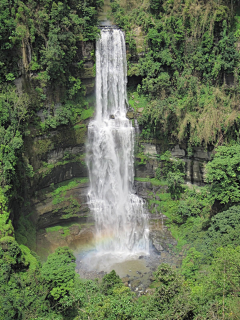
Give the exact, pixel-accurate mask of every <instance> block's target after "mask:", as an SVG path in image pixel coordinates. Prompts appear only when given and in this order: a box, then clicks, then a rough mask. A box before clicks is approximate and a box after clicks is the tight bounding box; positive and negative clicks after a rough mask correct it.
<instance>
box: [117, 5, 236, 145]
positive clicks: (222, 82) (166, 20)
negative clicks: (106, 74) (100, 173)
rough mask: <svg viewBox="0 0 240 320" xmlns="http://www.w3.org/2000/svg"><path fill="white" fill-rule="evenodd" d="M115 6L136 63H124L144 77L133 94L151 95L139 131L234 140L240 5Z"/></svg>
mask: <svg viewBox="0 0 240 320" xmlns="http://www.w3.org/2000/svg"><path fill="white" fill-rule="evenodd" d="M112 11H113V15H114V18H115V22H116V24H117V25H119V26H120V27H121V28H122V29H124V31H125V33H126V42H127V43H128V47H129V53H130V55H129V56H132V57H133V58H134V61H135V62H136V60H138V61H137V62H138V63H132V61H129V63H128V64H129V70H131V73H132V74H135V75H137V76H141V78H142V81H141V84H140V85H139V86H138V88H137V91H138V93H142V94H144V95H145V96H146V97H147V98H148V103H146V104H145V108H144V111H143V114H142V116H141V118H140V119H139V122H140V124H141V126H142V129H143V131H144V132H145V131H146V132H149V133H151V136H152V137H166V138H167V139H168V140H170V141H171V140H181V141H186V142H188V143H189V144H190V145H201V144H202V143H204V144H205V145H207V144H208V143H212V144H216V143H218V142H221V141H222V140H223V139H225V140H230V139H232V138H233V139H236V138H237V135H238V132H239V117H238V109H237V108H238V103H237V101H238V100H239V92H240V91H239V75H238V73H239V72H238V68H239V53H238V50H236V42H237V41H238V40H239V30H238V27H239V24H238V21H239V5H238V2H237V1H229V0H220V1H218V0H211V1H207V2H206V1H196V0H190V1H180V0H172V1H154V0H151V1H144V0H141V1H123V0H115V1H113V2H112ZM139 30H140V31H139ZM142 35H143V36H144V38H145V46H141V45H139V43H138V42H139V39H140V38H141V36H142ZM139 49H141V51H140V53H141V54H140V55H138V54H139ZM142 53H144V55H143V54H142Z"/></svg>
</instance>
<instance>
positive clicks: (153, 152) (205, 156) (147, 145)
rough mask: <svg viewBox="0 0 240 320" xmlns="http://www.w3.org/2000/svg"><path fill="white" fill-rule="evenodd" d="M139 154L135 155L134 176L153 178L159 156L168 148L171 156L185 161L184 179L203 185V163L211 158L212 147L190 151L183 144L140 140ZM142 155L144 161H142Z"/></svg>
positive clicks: (196, 148)
mask: <svg viewBox="0 0 240 320" xmlns="http://www.w3.org/2000/svg"><path fill="white" fill-rule="evenodd" d="M141 147H142V151H141V155H137V157H136V177H139V178H147V177H149V178H154V177H155V171H156V169H157V167H158V163H159V160H158V159H159V157H160V156H161V154H162V153H164V152H165V151H166V150H169V151H170V152H171V154H172V157H174V158H179V159H182V160H183V161H184V162H185V174H186V176H185V180H186V182H187V183H190V184H196V185H204V183H205V182H204V181H205V165H206V163H207V162H208V161H209V160H211V155H212V152H213V148H208V149H205V148H203V147H194V148H193V149H192V150H191V153H190V152H189V151H188V149H187V147H186V146H184V145H179V144H176V145H166V144H161V142H159V141H156V140H154V141H152V142H141ZM143 156H144V161H142V159H143Z"/></svg>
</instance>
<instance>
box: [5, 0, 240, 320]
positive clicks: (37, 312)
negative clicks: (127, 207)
mask: <svg viewBox="0 0 240 320" xmlns="http://www.w3.org/2000/svg"><path fill="white" fill-rule="evenodd" d="M102 3H103V1H102V0H85V1H77V0H62V1H53V0H39V1H33V0H27V1H20V0H1V1H0V90H1V93H0V172H1V177H0V319H26V320H27V319H29V320H30V319H39V320H40V319H44V320H48V319H49V320H50V319H59V320H61V319H69V320H70V319H75V320H77V319H86V320H87V319H109V320H110V319H136V320H137V319H143V320H145V319H163V320H165V319H166V320H167V319H172V320H175V319H185V320H187V319H188V320H190V319H196V320H200V319H202V320H203V319H239V314H240V307H239V306H240V277H239V274H240V237H239V234H240V206H239V204H240V193H239V188H240V181H239V171H240V158H239V153H240V148H239V143H236V141H239V140H238V138H239V125H240V123H239V121H240V117H239V110H238V108H239V106H238V101H239V93H240V90H239V53H238V50H236V46H237V44H238V40H239V35H240V33H239V6H238V2H237V1H234V0H210V1H203V0H183V1H182V0H150V1H145V0H144V1H143V0H142V1H134V0H131V1H124V0H115V1H112V10H113V14H114V17H115V21H116V23H117V24H118V25H119V26H120V27H121V28H123V29H124V30H125V32H126V40H127V43H128V48H129V50H128V52H129V53H131V55H132V57H133V56H135V62H136V61H137V63H135V64H134V63H133V61H130V60H129V61H128V67H129V68H128V72H129V74H131V75H137V76H140V77H141V83H140V85H139V86H138V88H137V93H136V94H135V97H138V98H139V99H138V100H139V101H140V102H141V103H142V102H143V106H144V110H143V112H142V115H141V117H140V119H139V121H140V124H141V127H142V133H143V137H144V138H149V137H151V136H155V137H156V136H158V137H159V136H160V137H161V138H163V137H165V138H166V137H167V138H168V139H174V140H178V141H179V140H185V142H187V144H188V150H189V155H190V153H191V146H192V145H200V144H205V145H207V144H209V143H212V144H217V145H220V146H219V147H218V148H216V152H215V154H214V157H213V160H212V161H211V162H209V163H208V164H207V166H206V179H207V181H208V183H209V184H208V186H206V187H204V188H191V189H188V188H186V187H183V182H184V180H183V178H184V164H183V161H181V160H176V159H172V158H171V155H170V152H166V153H165V154H162V155H161V157H160V159H159V160H160V161H161V165H159V167H158V169H157V172H156V177H157V179H159V180H161V179H162V178H164V179H165V180H166V186H167V188H168V190H167V193H166V192H165V191H164V192H163V193H161V194H159V195H158V196H159V199H160V200H161V201H158V200H156V201H158V203H160V208H161V212H162V213H164V214H166V215H167V216H168V218H169V219H168V223H169V227H170V228H171V231H172V233H173V234H174V236H175V237H176V238H177V240H178V245H177V248H176V251H177V252H178V251H181V255H183V261H182V266H181V268H180V270H178V271H177V270H174V269H173V268H171V267H170V266H169V265H167V264H161V265H160V266H159V268H158V269H157V271H156V273H155V275H154V281H153V284H152V288H151V290H149V293H148V294H146V295H143V296H140V297H138V296H137V295H136V294H135V293H133V292H131V291H130V289H129V288H128V287H126V286H125V285H123V283H122V281H121V279H120V278H119V276H118V275H117V274H116V272H115V271H111V272H110V273H109V274H107V275H105V276H104V278H103V279H102V281H101V282H100V281H98V280H96V281H86V280H81V279H80V278H79V276H78V275H77V274H76V273H75V257H74V256H73V253H72V252H71V251H70V250H69V249H68V248H58V249H57V250H56V251H55V252H54V253H53V254H51V255H49V257H48V259H47V261H46V262H45V263H44V264H43V265H42V264H41V262H40V261H39V259H38V257H37V256H36V254H35V253H34V252H32V251H31V250H30V249H29V248H27V247H25V246H24V245H19V244H18V243H17V241H16V239H17V240H18V241H20V242H22V243H24V241H23V239H21V237H22V238H23V237H24V236H25V233H26V232H28V237H29V238H31V237H32V235H31V234H30V233H31V232H30V230H28V229H30V227H29V226H30V221H27V222H26V221H25V222H24V221H22V220H23V219H24V217H21V218H20V220H19V221H20V222H21V223H20V224H19V229H21V228H22V230H21V232H19V234H18V236H17V237H16V239H15V237H14V228H13V226H12V223H11V219H10V216H11V212H10V209H9V208H10V206H9V203H10V204H13V203H15V205H16V207H17V210H18V209H19V207H20V206H19V203H20V202H19V200H20V199H22V200H23V197H24V190H23V189H24V188H23V187H22V185H23V184H24V187H25V184H26V185H27V183H26V181H27V179H28V178H29V177H31V176H32V174H33V169H32V167H31V165H29V163H28V161H27V159H26V158H25V156H24V153H23V146H24V139H25V137H26V136H27V135H29V134H30V132H31V131H30V130H29V129H30V127H31V126H34V129H35V130H37V132H38V133H39V134H43V133H45V134H46V133H49V131H50V130H52V129H55V128H56V127H58V126H60V125H67V124H69V123H73V124H75V123H76V122H77V121H78V120H79V119H81V120H83V121H84V120H85V119H86V118H87V117H88V115H89V114H92V110H90V109H88V110H85V107H86V106H87V102H86V100H85V98H84V91H85V89H84V86H83V85H82V81H81V77H80V73H81V71H82V65H83V57H82V56H81V54H80V53H79V52H80V50H79V48H80V47H81V45H82V42H87V41H93V40H95V39H96V38H97V36H98V28H97V27H96V25H97V11H98V10H99V9H100V7H101V5H102ZM139 30H140V34H142V35H143V36H144V38H145V39H146V43H145V44H144V43H143V44H142V47H141V46H140V45H139V42H138V39H137V37H136V35H135V33H136V34H137V33H138V34H139ZM142 53H144V54H142ZM92 55H93V56H94V52H92ZM20 75H21V76H23V77H22V78H24V77H25V78H26V79H27V80H26V81H25V82H23V88H22V89H21V90H17V89H16V87H15V86H14V84H13V80H14V79H17V78H18V77H19V76H20ZM135 100H136V99H135ZM139 101H138V108H139V107H142V104H141V103H140V102H139ZM146 101H147V103H146ZM56 103H59V105H58V107H57V108H56ZM140 109H141V108H140ZM39 110H41V112H42V115H43V118H44V121H43V122H41V123H40V120H39V118H38V117H37V116H36V114H37V112H38V111H39ZM234 140H236V141H235V143H234ZM227 141H230V144H226V142H227ZM224 143H225V144H224ZM222 144H223V145H222ZM221 145H222V146H221ZM145 160H146V159H145ZM23 182H24V183H23ZM158 182H159V181H158ZM59 198H60V197H58V199H57V201H59ZM16 200H17V201H16ZM15 211H16V209H15ZM21 219H22V220H21ZM33 249H34V246H33Z"/></svg>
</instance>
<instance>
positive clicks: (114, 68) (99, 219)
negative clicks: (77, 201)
mask: <svg viewBox="0 0 240 320" xmlns="http://www.w3.org/2000/svg"><path fill="white" fill-rule="evenodd" d="M126 84H127V62H126V49H125V39H124V34H123V32H122V31H121V30H119V29H114V28H103V29H102V30H101V37H100V39H99V40H98V41H97V44H96V116H95V119H94V120H92V121H91V122H90V124H89V126H88V144H87V165H88V170H89V179H90V190H89V194H88V197H89V207H90V210H91V212H92V213H93V215H94V219H95V225H96V235H95V238H96V249H97V252H99V253H111V254H119V253H121V254H126V255H128V254H136V253H140V252H143V253H145V254H146V253H148V247H149V242H148V217H147V212H146V209H145V206H144V201H143V199H141V198H139V197H138V196H137V195H135V194H134V190H133V184H134V134H135V132H134V127H133V126H132V122H131V121H129V120H128V119H127V118H126V105H127V103H128V102H127V92H126Z"/></svg>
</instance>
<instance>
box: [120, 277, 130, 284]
mask: <svg viewBox="0 0 240 320" xmlns="http://www.w3.org/2000/svg"><path fill="white" fill-rule="evenodd" d="M121 280H122V282H124V283H126V282H127V283H128V281H129V277H123V278H122V279H121Z"/></svg>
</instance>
